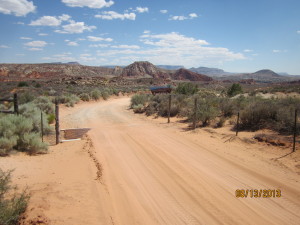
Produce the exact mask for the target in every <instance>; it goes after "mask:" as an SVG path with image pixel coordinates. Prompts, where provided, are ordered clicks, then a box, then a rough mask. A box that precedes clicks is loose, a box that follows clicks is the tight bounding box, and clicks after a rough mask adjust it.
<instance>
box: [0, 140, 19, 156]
mask: <svg viewBox="0 0 300 225" xmlns="http://www.w3.org/2000/svg"><path fill="white" fill-rule="evenodd" d="M17 139H18V138H17V136H10V137H1V138H0V156H6V155H8V153H9V152H10V150H11V149H13V147H14V146H16V145H17Z"/></svg>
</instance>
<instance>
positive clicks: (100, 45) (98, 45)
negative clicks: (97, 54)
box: [89, 44, 110, 48]
mask: <svg viewBox="0 0 300 225" xmlns="http://www.w3.org/2000/svg"><path fill="white" fill-rule="evenodd" d="M109 46H110V45H108V44H97V45H89V47H90V48H107V47H109Z"/></svg>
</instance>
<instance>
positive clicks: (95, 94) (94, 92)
mask: <svg viewBox="0 0 300 225" xmlns="http://www.w3.org/2000/svg"><path fill="white" fill-rule="evenodd" d="M90 96H91V98H92V99H94V100H99V98H100V97H101V92H100V91H99V90H98V89H94V90H92V91H91V93H90Z"/></svg>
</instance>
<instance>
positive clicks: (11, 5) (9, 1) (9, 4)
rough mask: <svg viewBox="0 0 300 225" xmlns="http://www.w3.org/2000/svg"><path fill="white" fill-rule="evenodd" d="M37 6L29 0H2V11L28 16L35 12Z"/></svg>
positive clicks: (0, 6)
mask: <svg viewBox="0 0 300 225" xmlns="http://www.w3.org/2000/svg"><path fill="white" fill-rule="evenodd" d="M35 9H36V6H35V5H33V2H31V1H27V0H0V13H4V14H14V15H16V16H26V15H27V14H28V13H31V12H34V11H35Z"/></svg>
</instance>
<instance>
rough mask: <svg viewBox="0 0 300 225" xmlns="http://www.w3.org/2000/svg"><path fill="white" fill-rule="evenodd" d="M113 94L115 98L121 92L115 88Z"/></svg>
mask: <svg viewBox="0 0 300 225" xmlns="http://www.w3.org/2000/svg"><path fill="white" fill-rule="evenodd" d="M112 94H114V95H115V96H119V90H117V89H115V88H113V89H112Z"/></svg>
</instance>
